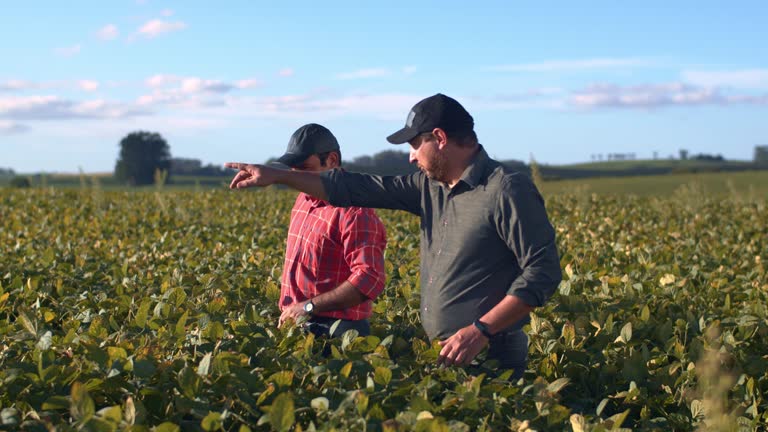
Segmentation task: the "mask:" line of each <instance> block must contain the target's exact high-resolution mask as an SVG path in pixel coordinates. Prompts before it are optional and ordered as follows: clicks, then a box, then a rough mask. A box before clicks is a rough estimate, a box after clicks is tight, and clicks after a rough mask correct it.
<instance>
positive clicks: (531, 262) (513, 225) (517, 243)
mask: <svg viewBox="0 0 768 432" xmlns="http://www.w3.org/2000/svg"><path fill="white" fill-rule="evenodd" d="M495 213H496V214H495V223H496V228H497V230H498V232H499V235H500V236H501V237H502V238H503V239H504V240H505V241H506V243H507V245H508V246H509V248H510V250H511V251H512V252H513V253H514V254H515V256H516V257H517V265H518V266H519V267H520V269H521V270H522V272H521V274H520V276H518V277H517V278H516V279H515V280H514V281H513V282H512V285H511V286H510V287H509V289H508V290H507V294H508V295H513V296H516V297H519V298H520V299H521V300H523V302H525V303H526V304H528V305H530V306H536V307H538V306H542V305H543V304H544V303H545V302H546V301H547V300H548V299H549V298H550V297H551V296H552V294H554V292H555V290H556V289H557V287H558V285H559V284H560V281H561V280H562V272H561V270H560V257H559V255H558V253H557V245H556V242H555V230H554V228H553V227H552V225H551V224H550V222H549V219H548V217H547V212H546V209H545V207H544V199H543V198H542V197H541V195H540V194H539V192H538V191H537V190H536V187H535V186H534V185H533V183H532V182H531V181H530V180H529V179H528V178H527V177H525V176H521V175H518V176H514V177H510V178H507V179H505V182H504V184H503V186H502V188H501V189H500V193H499V198H498V206H497V209H496V212H495Z"/></svg>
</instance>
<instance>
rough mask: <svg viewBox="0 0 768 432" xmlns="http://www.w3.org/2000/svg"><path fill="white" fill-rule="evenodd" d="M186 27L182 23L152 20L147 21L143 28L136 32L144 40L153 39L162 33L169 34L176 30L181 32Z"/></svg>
mask: <svg viewBox="0 0 768 432" xmlns="http://www.w3.org/2000/svg"><path fill="white" fill-rule="evenodd" d="M186 27H187V24H185V23H184V22H182V21H176V22H169V21H163V20H159V19H154V20H150V21H147V22H146V23H145V24H144V25H143V26H141V28H139V30H138V34H139V35H140V36H144V37H146V38H154V37H157V36H159V35H161V34H163V33H170V32H174V31H178V30H183V29H185V28H186Z"/></svg>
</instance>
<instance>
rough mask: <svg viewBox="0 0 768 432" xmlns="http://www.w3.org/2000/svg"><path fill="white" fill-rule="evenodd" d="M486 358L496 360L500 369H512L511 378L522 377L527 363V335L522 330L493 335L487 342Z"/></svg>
mask: <svg viewBox="0 0 768 432" xmlns="http://www.w3.org/2000/svg"><path fill="white" fill-rule="evenodd" d="M488 359H489V360H491V359H492V360H496V361H498V362H499V367H500V368H502V369H514V370H515V372H514V374H513V375H512V378H514V379H518V378H522V377H523V373H524V372H525V367H526V365H527V363H528V335H527V334H525V332H524V331H522V330H513V331H508V332H503V333H499V334H496V335H494V336H493V337H492V338H491V340H490V342H489V346H488Z"/></svg>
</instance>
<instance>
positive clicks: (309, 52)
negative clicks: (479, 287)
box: [0, 0, 768, 172]
mask: <svg viewBox="0 0 768 432" xmlns="http://www.w3.org/2000/svg"><path fill="white" fill-rule="evenodd" d="M634 3H635V4H632V5H630V4H628V2H608V1H606V2H569V3H568V4H566V3H565V2H561V3H559V4H557V3H552V4H550V5H548V6H541V5H534V4H533V2H527V3H523V2H513V1H478V2H474V3H473V4H471V5H470V2H464V1H461V2H460V1H424V2H416V1H411V2H397V1H390V2H386V4H385V3H384V2H381V3H376V4H374V3H373V2H361V1H344V2H330V4H323V5H322V6H317V5H319V4H320V3H318V2H309V1H306V2H304V1H298V2H283V4H280V5H278V4H277V2H269V3H267V2H256V1H228V2H220V3H216V4H214V3H212V2H203V1H160V0H139V1H137V0H115V1H109V2H104V1H72V2H53V1H47V2H42V1H28V2H8V3H7V4H4V5H3V13H2V14H1V15H0V59H2V63H0V152H1V153H0V154H1V155H2V156H0V167H4V168H13V169H14V170H16V171H17V172H37V171H46V172H77V171H78V169H83V170H84V171H86V172H108V171H111V170H112V169H113V168H114V163H115V159H116V157H117V153H118V142H119V141H120V139H121V138H122V137H123V136H125V135H126V134H127V133H129V132H131V131H134V130H149V131H153V132H159V133H160V134H162V135H163V136H164V137H165V138H166V139H167V141H168V143H169V144H170V147H171V153H172V155H173V156H174V157H192V158H198V159H201V160H203V162H205V163H216V164H219V163H223V162H227V161H248V162H263V161H264V160H266V159H267V158H269V157H271V156H278V155H280V154H281V153H282V152H283V150H284V149H285V146H286V144H287V141H288V138H289V137H290V135H291V133H292V132H293V131H294V130H295V129H296V128H298V127H299V126H301V125H302V124H305V123H308V122H317V123H322V124H324V125H326V126H328V127H329V128H330V129H331V130H332V131H333V132H334V134H335V135H336V136H337V138H338V139H339V141H340V143H341V146H342V151H343V154H344V157H345V158H346V159H351V158H354V157H356V156H359V155H363V154H373V153H375V152H378V151H382V150H388V149H392V148H396V149H397V147H393V146H392V145H390V144H388V143H387V142H386V141H385V137H386V136H387V135H388V134H390V133H391V132H394V131H395V130H397V129H399V128H400V127H401V126H402V124H403V123H404V122H405V118H406V116H407V113H408V111H409V110H410V107H411V106H412V105H413V104H414V103H415V102H417V101H418V100H420V99H422V98H424V97H427V96H430V95H432V94H434V93H437V92H442V93H445V94H448V95H450V96H453V97H455V98H456V99H458V100H459V101H460V102H461V103H462V104H463V105H464V106H465V107H466V108H467V109H468V110H469V112H470V113H471V114H472V115H473V116H474V118H475V125H476V131H477V133H478V136H479V137H480V142H481V143H483V145H484V146H485V147H486V149H487V150H488V152H489V153H490V154H491V155H493V156H495V157H497V158H499V159H520V160H526V161H527V160H529V158H530V156H531V155H533V156H534V157H535V158H536V160H538V161H539V162H542V163H553V164H562V163H576V162H583V161H589V160H591V158H592V157H593V155H597V154H603V155H605V154H608V153H635V154H636V155H637V157H638V158H651V157H652V156H653V154H654V152H657V154H658V155H659V157H668V156H669V155H672V154H674V155H677V154H678V150H679V149H681V148H684V149H688V150H689V151H690V152H692V153H720V154H723V155H724V156H725V157H726V158H729V159H751V157H752V152H753V148H754V146H755V145H760V144H768V120H766V119H768V44H767V43H766V41H767V40H768V25H766V24H765V23H766V22H768V3H766V2H765V1H754V2H728V3H726V2H706V1H703V2H702V1H699V2H683V1H679V2H654V1H646V2H634ZM400 149H402V150H405V147H400Z"/></svg>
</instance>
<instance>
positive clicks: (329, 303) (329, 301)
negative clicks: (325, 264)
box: [312, 281, 368, 313]
mask: <svg viewBox="0 0 768 432" xmlns="http://www.w3.org/2000/svg"><path fill="white" fill-rule="evenodd" d="M366 300H368V297H366V296H365V295H364V294H363V293H361V292H360V291H359V290H358V289H357V288H355V286H354V285H352V284H351V283H350V282H349V281H344V282H342V283H341V285H339V286H338V287H336V288H334V289H333V290H331V291H328V292H326V293H323V294H320V295H319V296H316V297H314V298H312V303H314V305H315V313H317V312H329V311H335V310H342V309H346V308H349V307H352V306H357V305H359V304H360V303H362V302H364V301H366Z"/></svg>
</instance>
